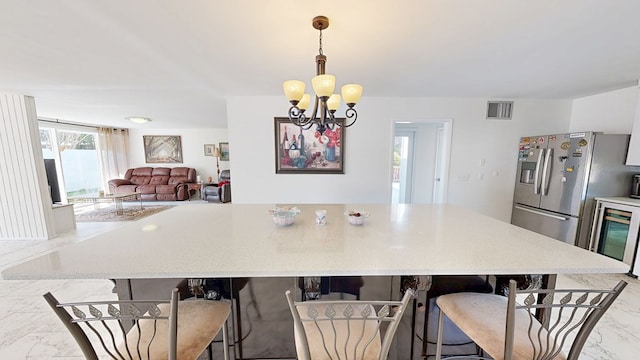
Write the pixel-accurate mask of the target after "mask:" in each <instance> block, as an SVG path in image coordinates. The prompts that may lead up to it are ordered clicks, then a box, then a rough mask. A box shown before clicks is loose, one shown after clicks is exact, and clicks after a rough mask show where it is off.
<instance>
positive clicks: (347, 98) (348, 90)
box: [342, 84, 362, 107]
mask: <svg viewBox="0 0 640 360" xmlns="http://www.w3.org/2000/svg"><path fill="white" fill-rule="evenodd" d="M361 96H362V85H358V84H347V85H344V86H343V87H342V98H343V99H344V102H345V103H346V104H347V105H348V106H349V107H353V106H354V105H355V104H356V103H358V101H360V97H361Z"/></svg>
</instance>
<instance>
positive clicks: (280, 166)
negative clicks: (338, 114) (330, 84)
mask: <svg viewBox="0 0 640 360" xmlns="http://www.w3.org/2000/svg"><path fill="white" fill-rule="evenodd" d="M336 120H337V122H338V124H341V125H342V124H344V120H345V119H344V118H338V119H336ZM274 127H275V129H274V130H275V131H274V134H275V141H274V142H275V150H276V151H275V157H276V159H275V160H276V174H344V151H343V149H344V140H345V137H344V135H345V128H344V127H342V126H336V127H335V128H334V129H333V130H331V129H327V130H325V132H324V134H322V135H320V132H318V131H316V126H311V128H310V129H307V130H305V129H303V128H301V127H299V126H297V125H295V124H293V123H291V121H290V120H289V118H280V117H277V118H274Z"/></svg>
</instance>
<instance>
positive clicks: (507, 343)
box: [436, 280, 627, 360]
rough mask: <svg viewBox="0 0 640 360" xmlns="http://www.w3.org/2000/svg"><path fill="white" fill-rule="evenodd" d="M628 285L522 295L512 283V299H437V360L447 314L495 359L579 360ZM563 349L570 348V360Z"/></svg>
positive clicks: (462, 295)
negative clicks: (585, 345)
mask: <svg viewBox="0 0 640 360" xmlns="http://www.w3.org/2000/svg"><path fill="white" fill-rule="evenodd" d="M626 285H627V283H626V282H625V281H620V282H619V283H618V284H617V285H616V286H615V287H614V288H613V289H606V290H585V289H571V290H558V289H537V290H519V289H518V286H517V282H516V281H514V280H511V281H510V282H509V290H508V297H505V296H501V295H496V294H478V293H456V294H449V295H442V296H440V297H438V299H437V303H438V306H439V307H440V310H441V311H440V316H439V319H438V341H437V346H436V359H437V360H439V359H440V357H441V344H442V324H443V319H444V315H446V316H447V317H448V318H449V319H451V321H453V323H455V324H456V325H457V326H458V327H459V328H460V329H461V330H462V331H464V332H465V333H466V334H467V335H468V336H469V337H470V338H471V339H472V340H473V341H474V342H475V343H476V344H477V345H478V346H479V347H480V348H481V349H482V350H483V351H484V353H485V354H487V355H488V356H490V358H491V359H496V360H498V359H504V360H511V359H526V360H552V359H567V360H576V359H578V357H579V356H580V352H581V351H582V348H583V346H584V344H585V342H586V340H587V338H588V336H589V334H590V333H591V330H593V328H594V326H595V325H596V323H597V322H598V321H599V320H600V318H601V317H602V315H604V313H605V312H606V311H607V309H609V307H610V306H611V304H612V303H613V302H614V301H615V299H616V298H617V297H618V295H620V292H621V291H622V290H623V289H624V288H625V286H626ZM536 314H538V317H536ZM538 318H540V320H538ZM563 348H565V349H567V348H569V349H570V350H569V353H568V355H566V356H565V354H564V353H563V352H562V349H563ZM476 358H477V357H476ZM447 359H449V358H447Z"/></svg>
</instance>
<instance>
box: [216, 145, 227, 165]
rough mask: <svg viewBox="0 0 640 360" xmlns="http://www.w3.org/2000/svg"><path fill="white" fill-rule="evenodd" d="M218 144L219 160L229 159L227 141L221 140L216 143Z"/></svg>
mask: <svg viewBox="0 0 640 360" xmlns="http://www.w3.org/2000/svg"><path fill="white" fill-rule="evenodd" d="M218 146H220V155H222V156H220V160H221V161H229V143H228V142H221V143H219V144H218Z"/></svg>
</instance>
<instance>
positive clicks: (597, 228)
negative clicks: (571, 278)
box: [589, 198, 640, 276]
mask: <svg viewBox="0 0 640 360" xmlns="http://www.w3.org/2000/svg"><path fill="white" fill-rule="evenodd" d="M607 200H609V199H608V198H602V199H597V202H596V216H595V219H594V222H593V229H592V232H591V239H590V242H589V249H590V250H591V251H595V252H597V253H599V254H602V255H605V256H608V257H610V258H613V259H616V260H620V261H622V262H624V263H625V264H627V265H629V266H630V267H631V269H630V273H631V274H632V275H634V276H638V275H639V274H640V265H639V264H638V262H639V261H640V259H638V254H637V248H638V235H639V232H640V201H637V200H633V199H626V198H611V200H613V201H607ZM621 202H622V203H621ZM634 203H635V204H634Z"/></svg>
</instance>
